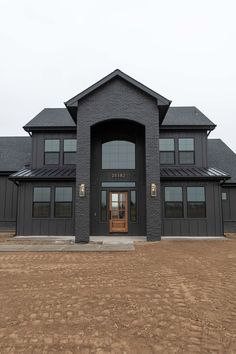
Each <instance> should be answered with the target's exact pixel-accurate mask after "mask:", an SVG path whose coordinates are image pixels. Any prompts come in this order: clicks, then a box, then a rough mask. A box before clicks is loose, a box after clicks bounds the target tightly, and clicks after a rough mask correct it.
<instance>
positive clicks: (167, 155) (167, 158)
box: [160, 151, 175, 165]
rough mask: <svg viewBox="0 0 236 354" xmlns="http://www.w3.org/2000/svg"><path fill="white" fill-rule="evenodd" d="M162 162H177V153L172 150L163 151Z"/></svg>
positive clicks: (166, 163)
mask: <svg viewBox="0 0 236 354" xmlns="http://www.w3.org/2000/svg"><path fill="white" fill-rule="evenodd" d="M160 163H161V164H162V165H173V164H174V163H175V153H174V152H172V151H161V152H160Z"/></svg>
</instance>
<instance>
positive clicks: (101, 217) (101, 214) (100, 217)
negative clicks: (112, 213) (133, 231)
mask: <svg viewBox="0 0 236 354" xmlns="http://www.w3.org/2000/svg"><path fill="white" fill-rule="evenodd" d="M103 193H105V196H106V197H105V202H106V204H105V213H104V215H105V218H103V211H102V205H103V204H102V194H103ZM108 195H109V192H108V190H106V189H101V190H100V207H99V212H100V215H99V220H100V222H102V223H105V222H107V210H108V208H109V206H108V203H107V201H108V200H107V199H108Z"/></svg>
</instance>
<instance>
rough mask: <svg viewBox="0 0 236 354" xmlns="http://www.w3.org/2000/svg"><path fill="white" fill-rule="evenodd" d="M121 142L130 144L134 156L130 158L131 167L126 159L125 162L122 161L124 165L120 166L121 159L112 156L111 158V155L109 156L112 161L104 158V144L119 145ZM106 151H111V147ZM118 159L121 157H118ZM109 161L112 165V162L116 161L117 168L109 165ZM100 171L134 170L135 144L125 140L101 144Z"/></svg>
mask: <svg viewBox="0 0 236 354" xmlns="http://www.w3.org/2000/svg"><path fill="white" fill-rule="evenodd" d="M121 142H123V143H129V144H132V145H130V146H132V147H134V156H133V158H132V166H131V167H130V166H129V165H128V159H127V161H123V162H124V165H123V166H122V165H120V164H121V161H122V159H120V160H119V159H117V158H115V157H114V156H113V157H112V155H111V154H110V155H111V157H112V159H109V158H107V159H106V158H105V156H106V155H107V154H106V153H105V151H104V150H103V149H104V147H105V145H106V144H111V143H121ZM108 151H112V146H111V147H109V150H108ZM124 156H127V154H126V155H124ZM120 157H121V155H120ZM109 160H110V162H111V161H113V162H112V163H113V164H114V161H116V162H117V163H118V165H117V166H115V165H109ZM101 169H102V170H103V171H104V170H108V171H109V170H135V169H136V143H135V142H134V141H130V140H125V139H113V140H109V141H104V142H102V146H101Z"/></svg>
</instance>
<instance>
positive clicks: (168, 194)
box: [165, 187, 184, 218]
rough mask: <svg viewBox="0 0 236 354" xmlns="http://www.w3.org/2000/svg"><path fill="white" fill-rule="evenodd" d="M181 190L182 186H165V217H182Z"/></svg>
mask: <svg viewBox="0 0 236 354" xmlns="http://www.w3.org/2000/svg"><path fill="white" fill-rule="evenodd" d="M183 214H184V213H183V191H182V187H165V217H166V218H182V217H183Z"/></svg>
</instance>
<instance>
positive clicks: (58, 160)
mask: <svg viewBox="0 0 236 354" xmlns="http://www.w3.org/2000/svg"><path fill="white" fill-rule="evenodd" d="M46 141H58V142H59V150H58V151H46ZM60 151H61V141H60V139H57V138H53V139H48V138H46V139H44V165H46V166H58V165H60ZM52 154H57V163H47V162H46V158H47V156H50V155H52Z"/></svg>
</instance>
